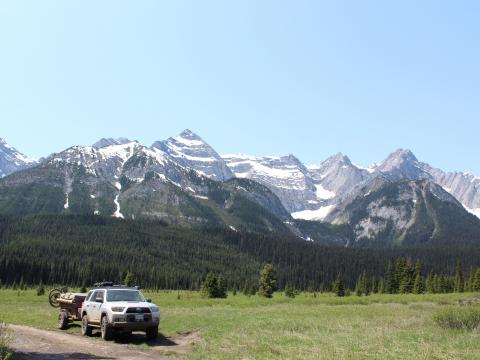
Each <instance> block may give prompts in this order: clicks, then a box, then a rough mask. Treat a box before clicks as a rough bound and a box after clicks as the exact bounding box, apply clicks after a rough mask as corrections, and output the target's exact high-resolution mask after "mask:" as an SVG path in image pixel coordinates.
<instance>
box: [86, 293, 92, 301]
mask: <svg viewBox="0 0 480 360" xmlns="http://www.w3.org/2000/svg"><path fill="white" fill-rule="evenodd" d="M92 294H93V291H92V290H90V291H89V292H88V294H87V297H86V298H85V301H90V298H91V297H92Z"/></svg>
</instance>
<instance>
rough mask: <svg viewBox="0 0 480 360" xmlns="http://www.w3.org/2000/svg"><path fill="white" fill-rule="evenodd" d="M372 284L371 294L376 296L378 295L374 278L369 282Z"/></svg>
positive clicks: (376, 281) (375, 278) (376, 282)
mask: <svg viewBox="0 0 480 360" xmlns="http://www.w3.org/2000/svg"><path fill="white" fill-rule="evenodd" d="M370 283H371V284H372V293H373V294H377V293H378V280H377V277H376V276H373V277H372V280H371V282H370Z"/></svg>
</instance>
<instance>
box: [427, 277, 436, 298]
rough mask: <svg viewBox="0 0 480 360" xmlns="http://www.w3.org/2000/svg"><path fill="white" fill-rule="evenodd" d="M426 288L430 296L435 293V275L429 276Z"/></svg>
mask: <svg viewBox="0 0 480 360" xmlns="http://www.w3.org/2000/svg"><path fill="white" fill-rule="evenodd" d="M425 288H426V290H427V292H428V293H430V294H433V293H435V281H434V277H433V273H430V274H428V276H427V281H426V284H425Z"/></svg>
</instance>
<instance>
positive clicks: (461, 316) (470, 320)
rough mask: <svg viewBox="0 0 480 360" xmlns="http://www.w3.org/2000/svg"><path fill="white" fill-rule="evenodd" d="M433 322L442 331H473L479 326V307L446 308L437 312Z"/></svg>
mask: <svg viewBox="0 0 480 360" xmlns="http://www.w3.org/2000/svg"><path fill="white" fill-rule="evenodd" d="M433 319H434V321H435V322H436V323H437V324H438V325H439V326H441V327H442V328H444V329H463V330H470V331H472V330H475V329H478V327H479V325H480V307H479V306H462V307H460V306H448V307H445V308H444V309H440V310H438V311H437V312H436V313H435V314H434V317H433Z"/></svg>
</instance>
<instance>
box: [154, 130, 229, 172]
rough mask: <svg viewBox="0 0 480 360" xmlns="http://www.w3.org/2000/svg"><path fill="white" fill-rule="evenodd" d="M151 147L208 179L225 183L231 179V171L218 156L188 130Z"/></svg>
mask: <svg viewBox="0 0 480 360" xmlns="http://www.w3.org/2000/svg"><path fill="white" fill-rule="evenodd" d="M152 147H153V148H156V149H159V150H161V151H162V152H164V153H165V154H167V155H168V156H170V157H171V158H172V160H173V161H175V162H176V163H178V164H180V165H182V166H185V167H187V168H190V169H193V170H195V171H197V172H198V173H200V174H202V175H204V176H206V177H208V178H210V179H213V180H217V181H225V180H228V179H230V178H232V177H233V173H232V171H231V170H230V168H229V167H228V166H227V164H226V163H225V161H224V160H223V159H222V158H221V157H220V155H219V154H218V153H217V152H216V151H215V150H214V149H213V148H212V147H211V146H210V145H208V144H207V143H206V142H205V141H203V139H202V138H201V137H200V136H198V135H196V134H194V133H193V132H191V131H190V130H185V131H183V132H182V133H181V134H180V135H178V136H175V137H172V138H169V139H167V140H165V141H157V142H155V143H154V144H153V145H152Z"/></svg>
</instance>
